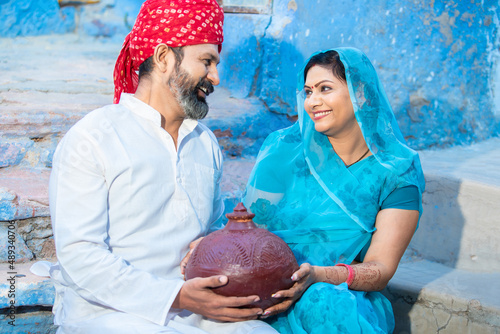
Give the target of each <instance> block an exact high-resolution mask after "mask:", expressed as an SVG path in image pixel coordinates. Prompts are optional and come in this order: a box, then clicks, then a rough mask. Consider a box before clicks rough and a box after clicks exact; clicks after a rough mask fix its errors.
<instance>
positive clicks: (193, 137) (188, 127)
mask: <svg viewBox="0 0 500 334" xmlns="http://www.w3.org/2000/svg"><path fill="white" fill-rule="evenodd" d="M222 24H223V12H222V9H221V8H220V7H219V6H218V5H217V2H216V1H215V0H148V1H146V2H145V3H144V4H143V6H142V8H141V11H140V13H139V15H138V17H137V21H136V23H135V25H134V28H133V30H132V31H131V32H130V34H129V35H128V36H127V38H126V40H125V43H124V46H123V48H122V51H121V53H120V56H119V57H118V60H117V63H116V67H115V72H114V79H115V103H117V104H114V105H111V106H106V107H103V108H101V109H98V110H95V111H93V112H91V113H89V114H88V115H87V116H86V117H84V118H83V119H82V120H81V121H79V122H78V123H77V124H76V125H75V126H74V127H73V128H72V129H70V131H68V133H67V134H66V136H65V137H64V138H63V140H62V141H61V143H60V144H59V146H58V148H57V150H56V153H55V155H54V161H53V171H52V174H51V179H50V187H49V192H50V208H51V215H52V223H53V229H54V238H55V243H56V250H57V257H58V263H57V264H56V265H55V266H53V267H52V268H51V276H52V278H53V280H54V283H55V287H56V300H55V303H54V314H55V324H56V325H59V329H58V333H71V334H74V333H91V334H96V333H106V334H109V333H120V334H124V333H147V334H149V333H190V334H192V333H194V334H196V333H200V334H201V333H276V332H275V331H274V330H273V329H272V328H271V327H270V326H268V325H267V324H265V323H263V322H261V321H259V320H255V319H257V317H258V316H259V315H260V314H261V313H262V310H260V309H257V308H241V306H244V305H249V304H251V303H252V302H254V301H255V300H257V298H258V297H257V296H249V297H222V296H219V295H217V294H215V293H214V292H213V291H212V289H211V288H214V287H218V286H222V285H224V284H226V283H227V277H225V276H214V277H209V278H196V279H192V280H188V281H184V280H183V277H182V274H181V271H180V267H179V265H180V262H181V260H182V258H183V257H184V255H185V254H186V253H187V252H188V250H189V244H190V242H192V241H193V240H195V239H196V238H198V237H200V236H203V235H204V234H206V232H207V231H208V229H209V227H210V225H211V224H212V223H214V222H215V221H216V220H217V219H218V218H219V217H220V215H221V214H222V212H223V203H222V199H221V196H220V187H219V183H220V178H221V173H222V156H221V152H220V148H219V146H218V144H217V140H216V138H215V136H214V135H213V134H212V133H211V132H210V130H209V129H208V128H207V127H205V126H204V125H202V124H200V123H198V122H197V120H196V119H200V118H203V117H204V116H205V115H206V113H207V112H208V106H207V104H206V101H205V98H206V96H207V95H209V94H210V93H212V92H213V86H215V85H217V84H218V83H219V77H218V72H217V68H216V65H217V64H218V62H219V52H220V47H221V43H222V39H223V36H222ZM137 70H139V75H137V73H136V71H137ZM132 93H135V95H132Z"/></svg>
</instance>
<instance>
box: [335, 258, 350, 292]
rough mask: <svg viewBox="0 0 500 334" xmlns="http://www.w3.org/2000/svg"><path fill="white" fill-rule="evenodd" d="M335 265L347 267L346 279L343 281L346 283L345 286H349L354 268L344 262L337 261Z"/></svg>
mask: <svg viewBox="0 0 500 334" xmlns="http://www.w3.org/2000/svg"><path fill="white" fill-rule="evenodd" d="M335 266H342V267H346V268H347V271H348V272H349V274H348V275H347V280H346V281H345V282H346V283H347V287H350V286H351V284H352V281H354V270H353V269H352V267H351V266H350V265H348V264H345V263H337V264H336V265H335Z"/></svg>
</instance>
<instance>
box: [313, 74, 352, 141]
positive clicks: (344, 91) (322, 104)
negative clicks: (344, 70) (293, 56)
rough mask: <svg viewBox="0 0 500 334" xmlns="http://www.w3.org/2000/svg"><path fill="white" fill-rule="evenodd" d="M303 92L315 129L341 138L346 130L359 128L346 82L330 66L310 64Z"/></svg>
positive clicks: (347, 131) (350, 131) (346, 132)
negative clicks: (336, 75)
mask: <svg viewBox="0 0 500 334" xmlns="http://www.w3.org/2000/svg"><path fill="white" fill-rule="evenodd" d="M304 92H305V95H306V99H305V101H304V108H305V110H306V112H307V113H308V114H309V117H311V119H312V120H313V121H314V124H315V129H316V131H318V132H321V133H323V134H325V135H327V136H329V137H333V138H341V137H342V135H343V134H349V133H352V130H356V129H359V125H358V123H357V121H356V118H355V117H354V109H353V107H352V103H351V99H350V97H349V90H348V88H347V84H346V83H345V82H344V81H342V80H340V79H338V78H337V77H335V76H334V75H333V73H332V71H331V70H330V69H327V68H325V67H321V66H313V67H311V68H310V69H309V72H307V77H306V82H305V84H304Z"/></svg>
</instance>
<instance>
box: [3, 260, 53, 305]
mask: <svg viewBox="0 0 500 334" xmlns="http://www.w3.org/2000/svg"><path fill="white" fill-rule="evenodd" d="M55 261H56V260H55V259H51V262H55ZM34 263H35V261H30V262H25V263H16V264H14V267H13V269H11V268H10V266H9V264H8V263H0V273H1V275H2V278H1V282H2V283H1V284H0V309H1V308H9V306H10V301H11V300H13V298H12V297H9V294H11V293H12V292H9V291H12V290H11V283H9V282H8V281H7V280H9V279H11V278H12V277H13V276H15V275H17V276H16V277H15V291H14V292H13V293H14V294H15V296H14V300H15V306H16V307H20V306H52V305H53V304H54V295H55V290H54V286H53V284H52V282H51V280H50V278H48V277H40V276H36V275H34V274H32V273H31V272H30V268H31V266H32V265H33V264H34Z"/></svg>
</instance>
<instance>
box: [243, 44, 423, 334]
mask: <svg viewBox="0 0 500 334" xmlns="http://www.w3.org/2000/svg"><path fill="white" fill-rule="evenodd" d="M298 90H299V91H300V93H299V94H298V116H299V119H298V122H297V123H295V124H294V125H293V126H291V127H289V128H286V129H282V130H279V131H277V132H274V133H272V134H271V135H270V136H269V137H268V138H267V139H266V141H265V142H264V144H263V146H262V148H261V151H260V153H259V155H258V157H257V162H256V165H255V167H254V169H253V171H252V174H251V176H250V179H249V181H248V185H247V190H246V195H245V198H244V204H245V206H246V207H247V208H249V210H250V211H251V212H253V213H255V214H256V216H255V218H254V221H255V222H256V223H257V224H259V225H260V226H261V227H265V228H267V229H269V230H270V231H272V232H274V233H275V234H277V235H278V236H280V237H281V238H283V240H285V241H286V242H287V243H288V245H289V246H290V247H291V248H292V250H293V252H294V254H295V256H296V258H297V260H298V262H299V264H301V266H300V269H299V270H298V271H297V272H295V273H294V275H293V276H292V279H293V280H294V281H295V285H294V286H293V287H292V288H291V289H290V290H287V291H278V292H277V293H276V294H274V295H273V296H274V297H276V298H283V299H282V302H280V303H279V304H277V305H275V306H273V307H271V308H269V309H267V310H266V311H265V312H264V314H263V318H266V317H267V321H268V322H270V323H271V324H272V325H273V327H275V328H276V329H277V330H278V331H280V332H281V333H390V332H392V331H393V328H394V316H393V313H392V308H391V305H390V303H389V301H388V300H387V299H386V298H385V297H384V296H383V295H382V294H381V293H380V292H378V291H379V290H382V289H383V288H384V287H385V286H386V285H387V282H388V281H389V280H390V279H391V277H392V276H393V275H394V273H395V271H396V269H397V266H398V263H399V261H400V259H401V257H402V255H403V253H404V251H405V249H406V248H407V246H408V244H409V242H410V240H411V237H412V236H413V233H414V231H415V229H416V228H417V225H418V220H419V217H420V214H421V212H422V207H421V202H422V201H421V194H422V192H423V191H424V178H423V174H422V170H421V166H420V162H419V158H418V155H417V153H416V152H415V151H413V150H412V149H410V148H409V147H408V146H407V145H406V144H405V141H404V139H403V137H402V135H401V132H400V130H399V127H398V125H397V122H396V119H395V117H394V114H393V112H392V110H391V107H390V105H389V102H388V99H387V97H386V95H385V93H384V90H383V87H382V85H381V83H380V82H379V79H378V76H377V74H376V72H375V69H374V68H373V66H372V64H371V63H370V61H369V60H368V58H367V57H366V56H365V55H364V54H363V53H362V52H361V51H359V50H357V49H353V48H338V49H334V50H330V51H327V52H321V53H317V54H315V55H313V56H312V57H311V58H310V59H309V61H308V62H307V64H306V66H305V68H304V69H303V70H302V72H301V73H300V74H299V85H298ZM299 298H300V299H299ZM284 311H286V312H284Z"/></svg>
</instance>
